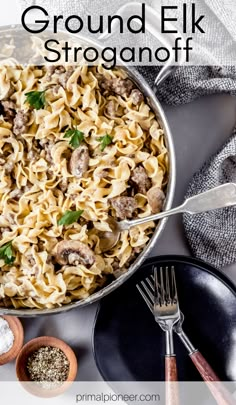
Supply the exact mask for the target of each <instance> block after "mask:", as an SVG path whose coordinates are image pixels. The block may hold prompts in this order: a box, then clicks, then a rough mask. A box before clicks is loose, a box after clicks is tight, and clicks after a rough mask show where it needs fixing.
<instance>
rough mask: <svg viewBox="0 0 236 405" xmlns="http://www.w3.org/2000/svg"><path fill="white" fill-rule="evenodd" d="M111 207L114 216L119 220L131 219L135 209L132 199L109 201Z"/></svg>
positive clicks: (119, 198) (135, 205) (120, 198)
mask: <svg viewBox="0 0 236 405" xmlns="http://www.w3.org/2000/svg"><path fill="white" fill-rule="evenodd" d="M111 205H112V207H113V208H114V209H115V210H116V215H117V217H118V218H120V219H125V218H132V216H133V213H134V211H135V210H136V208H137V204H136V201H135V199H134V198H133V197H125V196H123V197H116V198H113V199H112V200H111Z"/></svg>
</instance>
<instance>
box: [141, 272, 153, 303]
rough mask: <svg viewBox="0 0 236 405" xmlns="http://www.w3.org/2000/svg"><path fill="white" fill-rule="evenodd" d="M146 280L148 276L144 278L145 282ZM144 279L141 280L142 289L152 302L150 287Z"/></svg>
mask: <svg viewBox="0 0 236 405" xmlns="http://www.w3.org/2000/svg"><path fill="white" fill-rule="evenodd" d="M147 280H148V278H146V279H145V281H146V282H147ZM145 281H141V286H142V287H143V290H144V291H145V292H146V294H147V296H148V297H149V298H150V299H151V301H152V302H154V298H153V294H152V292H151V291H150V289H149V288H148V286H147V284H146V283H145Z"/></svg>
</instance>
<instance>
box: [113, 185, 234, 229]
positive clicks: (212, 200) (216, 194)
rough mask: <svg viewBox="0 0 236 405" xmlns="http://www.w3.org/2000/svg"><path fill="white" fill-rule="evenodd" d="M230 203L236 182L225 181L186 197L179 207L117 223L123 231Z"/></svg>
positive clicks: (230, 204)
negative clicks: (172, 216) (176, 215)
mask: <svg viewBox="0 0 236 405" xmlns="http://www.w3.org/2000/svg"><path fill="white" fill-rule="evenodd" d="M232 205H236V184H235V183H226V184H223V185H221V186H218V187H215V188H212V189H211V190H208V191H206V192H204V193H201V194H197V195H195V196H193V197H190V198H188V199H187V200H185V202H184V203H183V204H182V205H180V206H179V207H176V208H173V209H171V210H168V211H163V212H160V213H158V214H155V215H150V216H148V217H144V218H138V219H134V220H132V221H128V220H124V221H121V222H119V223H118V225H119V229H120V230H121V231H124V230H128V229H130V228H131V227H133V226H137V225H142V224H145V223H147V222H151V221H157V220H159V219H162V218H166V217H169V216H171V215H175V214H180V213H183V212H188V213H189V214H198V213H200V212H206V211H211V210H215V209H219V208H224V207H230V206H232Z"/></svg>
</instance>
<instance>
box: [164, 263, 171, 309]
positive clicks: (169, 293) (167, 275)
mask: <svg viewBox="0 0 236 405" xmlns="http://www.w3.org/2000/svg"><path fill="white" fill-rule="evenodd" d="M165 273H166V274H165V275H166V289H165V292H166V302H171V291H170V280H169V269H168V267H167V266H166V271H165Z"/></svg>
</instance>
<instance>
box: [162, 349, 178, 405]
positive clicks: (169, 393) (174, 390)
mask: <svg viewBox="0 0 236 405" xmlns="http://www.w3.org/2000/svg"><path fill="white" fill-rule="evenodd" d="M165 380H166V405H179V390H178V382H177V381H178V375H177V366H176V357H175V356H166V357H165Z"/></svg>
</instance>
